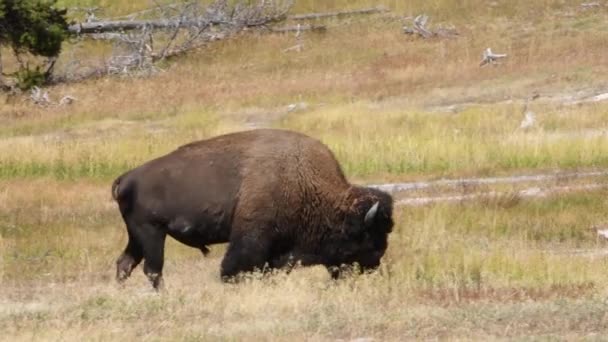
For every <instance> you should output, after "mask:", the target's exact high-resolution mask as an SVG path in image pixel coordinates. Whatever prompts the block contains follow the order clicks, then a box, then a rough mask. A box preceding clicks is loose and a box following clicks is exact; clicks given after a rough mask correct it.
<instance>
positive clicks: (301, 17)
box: [287, 6, 388, 20]
mask: <svg viewBox="0 0 608 342" xmlns="http://www.w3.org/2000/svg"><path fill="white" fill-rule="evenodd" d="M387 11H388V9H387V8H386V7H383V6H378V7H372V8H363V9H358V10H350V11H336V12H324V13H306V14H294V15H290V16H288V17H287V19H290V20H310V19H321V18H329V17H343V16H350V15H360V14H375V13H382V12H387Z"/></svg>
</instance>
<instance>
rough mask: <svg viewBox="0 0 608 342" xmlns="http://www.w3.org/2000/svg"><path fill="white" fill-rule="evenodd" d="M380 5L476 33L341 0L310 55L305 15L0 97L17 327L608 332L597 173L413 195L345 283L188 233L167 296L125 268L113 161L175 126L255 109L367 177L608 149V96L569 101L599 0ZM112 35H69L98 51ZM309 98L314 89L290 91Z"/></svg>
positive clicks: (577, 335)
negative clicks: (195, 245)
mask: <svg viewBox="0 0 608 342" xmlns="http://www.w3.org/2000/svg"><path fill="white" fill-rule="evenodd" d="M61 4H64V5H68V6H74V5H79V6H90V5H97V4H101V5H103V6H107V7H108V10H107V14H108V15H118V14H122V13H126V12H130V11H135V10H139V9H142V8H145V7H148V6H150V5H151V4H152V3H151V2H149V1H147V0H136V1H129V2H118V1H115V0H102V1H98V0H90V1H72V0H63V1H61ZM376 4H377V3H376V2H372V1H369V0H356V1H346V0H340V1H331V2H329V1H320V0H303V1H296V10H297V11H298V12H308V11H324V10H335V9H339V8H346V7H348V8H360V7H367V6H371V5H376ZM385 4H386V5H389V7H392V8H393V9H394V10H395V11H394V13H398V14H399V15H416V14H419V13H422V12H425V13H427V14H429V15H430V16H431V25H438V24H454V25H455V26H456V27H457V29H458V30H459V32H460V33H461V35H460V37H459V38H457V39H454V40H445V39H435V40H420V39H414V38H411V37H407V36H404V35H403V34H402V33H401V26H402V24H403V23H402V22H401V21H400V20H399V19H395V18H392V17H388V16H382V15H378V16H371V17H359V18H351V19H348V20H344V21H339V20H334V19H331V20H326V21H323V22H324V23H326V24H327V25H329V28H330V29H329V31H328V32H327V33H326V34H324V35H314V34H308V33H307V34H305V35H304V44H305V45H304V46H305V47H304V49H303V51H302V52H301V53H293V54H292V53H283V52H282V50H283V49H285V48H287V47H289V46H292V45H294V38H293V36H291V35H258V34H243V35H240V36H238V37H235V38H233V39H231V40H229V41H224V42H219V43H217V44H213V45H210V46H209V47H208V48H205V49H203V50H201V51H199V52H197V53H194V54H191V55H189V56H187V57H185V58H180V59H177V60H174V61H171V62H170V63H168V64H167V65H165V66H164V67H165V69H166V72H164V73H161V74H159V75H156V76H155V77H151V78H145V79H118V78H103V79H101V80H94V81H93V80H92V81H87V82H83V83H79V84H66V85H59V86H55V87H51V88H49V89H48V90H49V92H50V95H51V97H52V98H53V99H55V100H56V99H58V98H60V97H61V96H63V95H66V94H70V95H72V96H74V97H76V98H77V99H78V100H77V101H76V102H75V103H74V104H73V105H71V106H65V107H51V108H40V107H37V106H34V105H32V104H31V103H29V101H28V100H27V98H25V97H13V98H8V99H5V98H2V99H0V101H1V103H2V105H0V282H1V284H2V285H1V286H0V331H2V332H3V335H2V336H3V338H6V339H10V340H55V339H60V340H83V339H85V340H116V339H120V340H131V339H134V340H141V339H153V340H180V341H182V340H286V341H287V340H311V341H321V340H323V341H325V340H337V339H343V340H348V339H352V338H359V337H372V338H375V339H377V340H395V341H396V340H399V341H401V340H419V339H437V338H441V339H482V340H487V339H490V340H494V339H499V338H505V339H524V338H533V339H567V340H571V339H595V338H597V339H601V338H603V336H606V334H607V333H608V325H607V323H606V322H608V320H607V319H606V312H607V310H608V307H607V304H606V301H605V298H606V295H607V294H608V292H606V289H607V288H608V273H607V272H606V269H607V267H606V266H607V265H606V263H607V261H606V260H607V259H606V258H605V256H604V254H603V253H604V252H605V248H606V246H605V243H604V242H603V241H601V240H598V238H597V236H596V233H595V231H594V230H592V229H590V228H591V227H592V226H595V225H599V226H602V225H605V222H607V220H606V219H605V213H606V211H607V210H606V209H607V205H608V202H607V200H606V196H605V195H606V194H605V192H604V191H595V192H581V193H574V194H568V195H560V196H556V197H552V198H545V199H539V200H527V199H513V200H510V199H509V198H507V199H506V200H504V201H501V200H500V199H498V200H496V201H492V200H480V201H472V202H470V203H468V204H458V205H450V204H441V205H433V206H428V207H419V208H412V207H400V208H399V209H398V210H397V212H396V222H397V225H396V227H395V232H394V233H393V234H392V235H391V237H390V241H389V250H388V252H387V255H386V257H385V259H384V260H383V265H382V267H381V270H380V272H378V273H375V274H371V275H366V276H363V277H350V278H346V279H344V280H341V281H338V282H333V281H331V280H330V279H329V278H328V276H327V274H326V272H325V271H324V270H323V269H322V268H309V269H300V270H297V271H296V272H294V273H292V274H290V275H284V274H277V275H273V276H270V277H267V278H263V279H259V278H260V277H259V276H258V275H254V276H252V279H251V280H249V281H247V282H245V283H243V284H239V285H226V284H222V283H221V282H220V281H219V276H218V268H219V261H220V260H221V259H220V258H221V256H222V252H223V250H224V246H216V247H214V248H213V250H212V253H211V255H210V257H209V258H203V257H202V256H201V254H200V252H199V251H197V250H194V249H189V248H187V247H184V246H182V245H179V244H178V243H175V242H174V241H168V249H167V264H166V268H165V273H166V274H165V277H166V283H167V284H166V285H167V290H166V291H165V292H163V293H161V294H154V293H153V292H152V291H151V290H150V289H149V285H148V283H147V281H146V279H145V277H144V276H143V274H142V272H141V269H137V270H136V272H134V275H133V277H132V278H131V279H130V280H129V281H128V282H127V283H126V285H125V286H124V287H119V286H118V285H117V284H116V283H115V282H114V279H113V277H114V261H115V259H116V258H117V257H118V254H119V253H120V252H121V250H122V248H123V247H124V243H125V240H126V234H125V231H124V227H123V223H122V221H121V219H120V217H119V213H118V210H117V209H116V207H115V204H114V203H113V202H112V201H111V200H110V191H109V184H110V180H111V179H112V178H113V177H115V176H117V175H118V174H120V173H121V172H122V171H123V170H125V169H127V168H129V167H132V166H135V165H137V164H138V163H140V162H142V161H145V160H148V159H150V158H152V157H155V156H158V155H160V154H162V153H165V152H167V151H170V150H172V149H174V148H175V147H176V146H178V145H180V144H183V143H185V142H189V141H191V140H194V139H199V138H204V137H209V136H212V135H216V134H220V133H223V132H229V131H235V130H241V129H244V128H245V127H249V126H247V125H252V124H253V125H259V126H273V127H283V128H289V129H294V130H298V131H302V132H306V133H308V134H311V135H313V136H315V137H318V138H320V139H322V140H323V141H324V142H326V143H327V144H328V145H329V146H330V147H331V148H332V149H333V150H334V151H336V153H337V155H338V158H339V159H340V161H341V163H342V164H343V165H344V167H345V170H346V172H347V175H348V176H349V178H351V179H354V180H357V181H360V182H367V181H373V182H375V183H378V182H383V181H388V180H409V179H428V178H434V177H439V176H464V175H467V176H471V175H497V174H507V173H522V172H540V171H541V170H546V169H556V168H562V169H564V168H566V169H583V168H599V167H606V166H608V159H607V158H606V157H605V156H606V155H608V140H607V137H606V134H604V132H605V131H606V130H608V127H607V126H606V119H608V117H607V115H608V114H607V113H608V111H607V109H608V107H607V105H606V103H605V102H600V103H586V104H580V105H566V104H564V103H565V102H567V100H568V96H570V95H576V94H577V92H579V91H580V92H582V93H584V94H589V95H591V94H595V93H597V92H601V91H602V90H603V91H604V92H605V91H606V90H605V88H603V87H605V84H604V80H603V79H602V75H603V74H605V72H606V70H607V69H608V57H606V54H605V51H604V50H605V48H604V47H605V46H606V45H607V44H608V34H606V32H607V31H606V30H607V28H608V24H606V23H607V22H608V21H606V17H607V13H606V10H605V9H604V8H600V9H597V10H592V11H584V10H581V9H580V6H579V5H580V2H579V1H551V0H543V1H523V0H517V1H497V2H490V3H489V2H486V1H482V0H471V1H465V2H454V1H448V0H436V1H422V0H416V1H407V2H404V1H394V0H393V1H387V2H385ZM488 46H490V47H492V48H493V49H494V50H495V51H496V52H505V53H508V54H509V57H508V59H507V60H506V61H505V64H502V65H500V66H497V67H486V68H479V67H478V62H479V60H480V58H481V52H482V50H483V49H484V48H486V47H488ZM73 48H74V47H71V46H66V51H68V52H69V51H70V50H71V49H73ZM105 49H106V48H105V47H103V46H98V45H97V46H96V44H90V45H85V46H83V49H82V50H80V51H76V52H74V53H75V55H76V56H79V58H82V59H83V60H89V59H95V58H98V57H99V55H100V54H101V53H102V51H106V50H105ZM3 56H5V59H7V58H8V57H6V54H3ZM62 58H65V56H64V57H62ZM6 62H7V63H9V64H10V61H6ZM65 62H66V60H65V59H63V60H61V61H60V64H61V63H65ZM533 93H539V94H541V97H540V98H539V99H538V100H536V101H533V102H531V103H530V107H529V108H530V109H531V110H533V111H534V112H535V113H536V114H537V125H536V126H535V127H533V128H532V129H530V130H527V131H524V130H520V129H518V127H519V124H520V122H521V120H522V119H523V107H524V101H523V100H524V99H526V98H528V97H530V96H531V95H532V94H533ZM509 100H513V101H511V102H509ZM299 102H305V103H306V108H304V109H300V110H295V111H292V112H289V111H288V110H287V109H286V106H287V105H288V104H291V103H299ZM452 105H457V106H456V107H454V106H452ZM455 108H456V109H455ZM600 181H603V180H600ZM584 182H586V180H581V181H580V183H584ZM501 189H508V188H507V186H503V188H501Z"/></svg>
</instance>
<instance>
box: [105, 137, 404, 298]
mask: <svg viewBox="0 0 608 342" xmlns="http://www.w3.org/2000/svg"><path fill="white" fill-rule="evenodd" d="M112 197H113V198H114V199H115V200H116V202H118V206H119V209H120V213H121V215H122V218H123V220H124V222H125V224H126V228H127V234H128V242H127V246H126V248H125V250H124V252H123V253H122V254H121V256H120V257H119V258H118V260H117V262H116V277H117V280H118V281H120V282H122V281H124V280H125V279H127V278H128V277H129V275H130V274H131V271H132V270H133V269H134V268H135V267H136V266H137V265H138V264H139V263H140V262H141V261H142V260H144V273H145V274H146V275H147V276H148V278H149V280H150V281H151V283H152V285H153V287H154V288H159V287H160V286H161V284H162V270H163V261H164V245H165V238H166V236H167V235H169V236H171V237H173V238H174V239H176V240H178V241H180V242H182V243H184V244H186V245H188V246H191V247H194V248H198V249H200V250H201V252H202V253H203V254H207V252H208V251H209V250H208V248H207V246H208V245H212V244H218V243H226V242H228V243H229V246H228V250H227V251H226V254H225V256H224V259H223V260H222V265H221V276H222V279H223V280H224V281H231V280H233V279H235V276H237V275H239V274H240V273H241V272H249V271H253V270H255V269H260V270H262V269H269V268H270V269H272V268H284V267H288V268H289V267H292V266H293V265H294V264H295V263H296V262H299V263H300V264H302V265H318V264H321V265H325V266H326V267H327V269H328V270H329V271H330V272H331V274H332V276H334V277H337V276H338V275H339V271H338V270H339V269H340V267H341V266H342V265H352V264H355V263H356V264H359V265H360V267H361V270H367V269H374V268H376V267H378V265H379V264H380V259H381V258H382V256H383V255H384V252H385V250H386V247H387V238H388V234H389V233H390V232H391V230H392V227H393V220H392V207H393V201H392V198H391V196H390V195H389V194H387V193H384V192H382V191H379V190H377V189H372V188H366V187H359V186H354V185H351V184H349V183H348V182H347V180H346V178H345V177H344V174H343V172H342V170H341V168H340V165H339V164H338V162H337V161H336V159H335V157H334V155H333V153H332V152H331V151H330V150H329V149H328V148H327V147H326V146H325V145H323V144H322V143H321V142H319V141H318V140H315V139H313V138H310V137H308V136H305V135H302V134H300V133H295V132H290V131H284V130H273V129H258V130H251V131H245V132H238V133H232V134H226V135H222V136H218V137H214V138H211V139H207V140H201V141H198V142H194V143H191V144H188V145H184V146H181V147H180V148H178V149H177V150H175V151H173V152H171V153H169V154H167V155H164V156H162V157H160V158H157V159H154V160H151V161H149V162H147V163H145V164H143V165H141V166H139V167H137V168H135V169H132V170H130V171H128V172H126V173H124V174H123V175H121V176H120V177H118V178H117V179H116V180H115V181H114V183H113V184H112Z"/></svg>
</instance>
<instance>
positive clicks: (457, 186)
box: [369, 170, 608, 206]
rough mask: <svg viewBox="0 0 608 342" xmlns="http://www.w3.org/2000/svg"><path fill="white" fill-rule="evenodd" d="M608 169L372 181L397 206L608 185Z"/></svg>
mask: <svg viewBox="0 0 608 342" xmlns="http://www.w3.org/2000/svg"><path fill="white" fill-rule="evenodd" d="M606 177H608V170H597V171H586V172H552V173H543V174H530V175H516V176H506V177H487V178H461V179H439V180H434V181H428V182H424V181H421V182H409V183H386V184H371V185H369V186H371V187H375V188H378V189H381V190H384V191H387V192H390V193H392V194H393V195H394V197H395V199H396V202H395V203H396V205H398V206H419V205H425V204H432V203H440V202H463V201H470V200H476V199H483V198H489V199H491V198H501V197H502V198H506V197H511V198H540V197H549V196H554V195H559V194H564V193H569V192H577V191H598V190H601V189H604V188H608V179H606Z"/></svg>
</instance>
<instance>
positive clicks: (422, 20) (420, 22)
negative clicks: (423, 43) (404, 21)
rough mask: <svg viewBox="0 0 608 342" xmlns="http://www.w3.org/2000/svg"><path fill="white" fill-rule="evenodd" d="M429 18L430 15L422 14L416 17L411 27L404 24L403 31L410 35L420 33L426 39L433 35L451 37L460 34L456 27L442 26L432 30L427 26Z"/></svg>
mask: <svg viewBox="0 0 608 342" xmlns="http://www.w3.org/2000/svg"><path fill="white" fill-rule="evenodd" d="M428 20H429V17H428V16H427V15H426V14H420V15H418V16H416V17H415V18H414V21H413V23H412V27H411V28H410V27H408V26H407V25H404V26H403V32H404V33H405V34H410V35H419V36H420V37H422V38H425V39H426V38H431V37H443V38H450V37H454V36H457V35H458V32H457V31H456V30H455V29H454V28H443V27H440V28H437V29H436V30H434V31H432V30H430V29H428V28H427V27H426V24H427V23H428Z"/></svg>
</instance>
